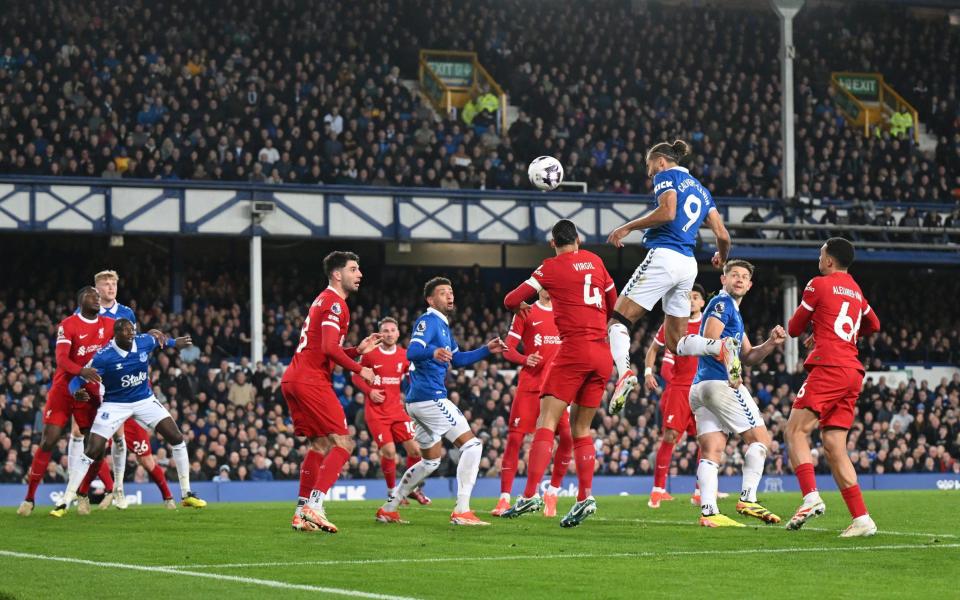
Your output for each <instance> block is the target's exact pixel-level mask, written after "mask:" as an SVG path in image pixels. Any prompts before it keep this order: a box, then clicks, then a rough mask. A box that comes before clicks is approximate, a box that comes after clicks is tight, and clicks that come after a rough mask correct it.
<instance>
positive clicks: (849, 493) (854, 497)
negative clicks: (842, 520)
mask: <svg viewBox="0 0 960 600" xmlns="http://www.w3.org/2000/svg"><path fill="white" fill-rule="evenodd" d="M840 495H841V496H843V501H844V502H846V503H847V510H849V511H850V516H851V517H853V518H854V519H856V518H858V517H862V516H863V515H865V514H867V505H866V504H864V503H863V494H862V493H861V492H860V486H859V485H852V486H850V487H848V488H846V489H843V490H840Z"/></svg>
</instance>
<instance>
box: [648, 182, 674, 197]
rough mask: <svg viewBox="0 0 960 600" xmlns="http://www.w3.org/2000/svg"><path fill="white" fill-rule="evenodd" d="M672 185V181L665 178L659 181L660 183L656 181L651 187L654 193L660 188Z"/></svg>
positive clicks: (663, 188)
mask: <svg viewBox="0 0 960 600" xmlns="http://www.w3.org/2000/svg"><path fill="white" fill-rule="evenodd" d="M672 187H673V182H672V181H670V180H669V179H665V180H664V181H661V182H660V183H658V184H657V185H655V186H654V187H653V193H654V194H656V193H658V192H659V191H660V190H665V189H667V188H672Z"/></svg>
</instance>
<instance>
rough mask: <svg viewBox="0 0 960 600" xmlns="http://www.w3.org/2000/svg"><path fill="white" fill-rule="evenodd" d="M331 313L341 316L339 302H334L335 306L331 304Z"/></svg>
mask: <svg viewBox="0 0 960 600" xmlns="http://www.w3.org/2000/svg"><path fill="white" fill-rule="evenodd" d="M330 312H332V313H333V314H335V315H339V314H340V303H339V302H334V303H333V304H331V305H330Z"/></svg>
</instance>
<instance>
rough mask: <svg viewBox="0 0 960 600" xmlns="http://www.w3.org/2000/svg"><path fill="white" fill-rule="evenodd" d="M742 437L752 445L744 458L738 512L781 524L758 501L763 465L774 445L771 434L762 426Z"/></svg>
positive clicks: (778, 519)
mask: <svg viewBox="0 0 960 600" xmlns="http://www.w3.org/2000/svg"><path fill="white" fill-rule="evenodd" d="M740 437H741V439H743V441H744V442H746V443H747V444H750V445H749V447H748V448H747V451H746V452H745V453H744V456H743V467H742V468H743V485H742V486H741V487H740V500H739V501H738V502H737V512H738V513H740V514H741V515H744V516H747V517H753V518H754V519H759V520H761V521H763V522H764V523H769V524H773V525H775V524H777V523H779V522H780V517H779V516H777V515H775V514H774V513H772V512H771V511H770V510H769V509H767V508H766V507H765V506H763V505H762V504H760V502H759V501H758V500H757V488H758V487H759V486H760V478H761V477H763V465H764V463H766V462H767V454H768V453H769V452H770V446H771V444H772V443H773V440H772V439H771V438H770V432H769V431H768V430H767V428H766V427H765V426H763V425H761V426H759V427H754V428H753V429H748V430H747V431H744V432H743V433H742V434H740Z"/></svg>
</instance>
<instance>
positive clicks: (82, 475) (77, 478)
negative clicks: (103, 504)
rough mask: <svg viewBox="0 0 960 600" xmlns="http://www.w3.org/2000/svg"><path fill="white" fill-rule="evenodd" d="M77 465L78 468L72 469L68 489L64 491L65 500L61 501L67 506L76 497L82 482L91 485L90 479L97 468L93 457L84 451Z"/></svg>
mask: <svg viewBox="0 0 960 600" xmlns="http://www.w3.org/2000/svg"><path fill="white" fill-rule="evenodd" d="M76 465H77V468H75V469H73V470H71V471H70V479H69V480H68V481H67V491H66V492H64V494H63V500H62V501H61V504H66V505H67V506H70V503H71V502H73V501H74V499H76V497H77V493H78V490H79V489H80V485H81V484H82V483H84V482H86V484H87V487H88V488H89V487H90V481H89V480H90V479H91V478H92V477H93V473H96V469H97V466H96V463H94V461H93V459H92V458H90V457H89V456H87V455H86V454H83V453H81V454H80V456H79V457H78V458H77V463H76ZM84 493H86V492H84Z"/></svg>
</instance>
